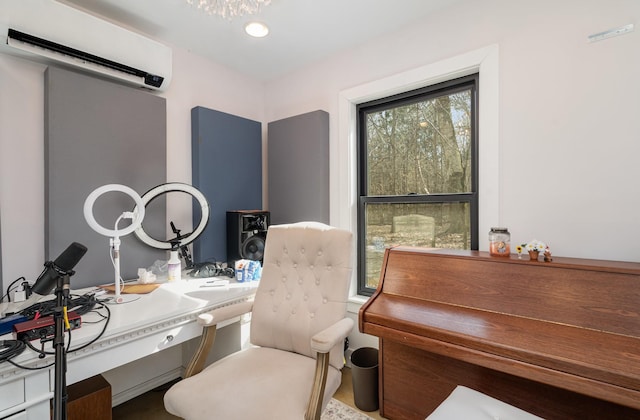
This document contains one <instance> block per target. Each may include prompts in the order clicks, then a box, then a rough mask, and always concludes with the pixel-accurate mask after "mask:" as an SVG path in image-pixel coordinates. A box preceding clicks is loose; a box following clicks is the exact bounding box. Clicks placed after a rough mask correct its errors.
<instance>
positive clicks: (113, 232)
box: [84, 184, 145, 303]
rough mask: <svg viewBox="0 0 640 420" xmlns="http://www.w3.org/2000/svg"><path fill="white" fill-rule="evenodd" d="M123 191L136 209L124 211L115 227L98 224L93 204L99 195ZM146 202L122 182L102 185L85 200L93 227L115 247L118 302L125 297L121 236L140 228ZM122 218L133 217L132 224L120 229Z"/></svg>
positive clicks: (87, 219) (88, 222)
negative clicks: (121, 262) (121, 291)
mask: <svg viewBox="0 0 640 420" xmlns="http://www.w3.org/2000/svg"><path fill="white" fill-rule="evenodd" d="M114 191H115V192H121V193H124V194H127V195H128V196H130V197H131V198H133V200H134V201H135V202H136V210H134V211H133V212H129V211H125V212H123V213H122V214H121V215H120V216H119V217H118V219H117V220H116V222H115V227H114V229H106V228H104V227H102V226H100V225H99V224H98V222H97V221H96V219H95V217H94V216H93V205H94V204H95V201H96V200H97V198H98V197H100V196H101V195H102V194H104V193H107V192H114ZM144 210H145V208H144V204H143V202H142V198H141V197H140V196H139V195H138V193H136V192H135V191H134V190H133V189H131V188H129V187H127V186H125V185H120V184H107V185H103V186H102V187H98V188H96V189H95V190H94V191H93V192H92V193H91V194H89V196H88V197H87V199H86V200H85V202H84V218H85V219H86V221H87V224H88V225H89V226H90V227H91V229H93V230H95V231H96V232H98V233H99V234H101V235H104V236H108V237H110V239H109V245H110V247H111V248H112V249H113V254H112V257H113V268H114V271H115V301H116V303H122V301H123V299H122V297H121V296H120V282H121V278H120V237H121V236H126V235H128V234H130V233H131V232H133V231H134V230H136V229H138V228H139V227H140V226H141V225H142V219H144ZM122 219H132V221H131V224H130V225H129V226H127V227H126V228H124V229H118V224H119V223H120V220H122Z"/></svg>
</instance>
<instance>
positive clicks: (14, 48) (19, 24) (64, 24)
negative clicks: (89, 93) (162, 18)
mask: <svg viewBox="0 0 640 420" xmlns="http://www.w3.org/2000/svg"><path fill="white" fill-rule="evenodd" d="M9 7H10V9H11V10H10V12H11V13H8V14H5V15H4V16H2V17H0V42H2V45H1V46H0V47H1V48H0V52H6V53H10V54H15V55H19V56H22V57H26V58H29V59H32V60H36V61H40V62H44V63H57V64H62V65H64V66H68V67H74V68H79V69H82V70H85V71H89V72H93V73H97V74H99V75H102V76H106V77H109V78H111V79H115V80H118V81H121V82H124V83H127V84H131V85H135V86H139V87H144V88H148V89H154V90H155V89H157V90H164V89H166V88H167V86H168V84H169V81H170V80H171V64H172V63H171V49H170V48H169V47H167V46H165V45H162V44H161V43H159V42H156V41H153V40H151V39H149V38H146V37H144V36H142V35H139V34H137V33H135V32H132V31H129V30H127V29H124V28H122V27H120V26H117V25H114V24H112V23H110V22H107V21H105V20H102V19H99V18H97V17H95V16H92V15H89V14H87V13H84V12H81V11H79V10H77V9H74V8H72V7H69V6H66V5H63V4H60V3H58V2H56V1H52V0H20V1H16V2H14V4H12V5H10V6H9Z"/></svg>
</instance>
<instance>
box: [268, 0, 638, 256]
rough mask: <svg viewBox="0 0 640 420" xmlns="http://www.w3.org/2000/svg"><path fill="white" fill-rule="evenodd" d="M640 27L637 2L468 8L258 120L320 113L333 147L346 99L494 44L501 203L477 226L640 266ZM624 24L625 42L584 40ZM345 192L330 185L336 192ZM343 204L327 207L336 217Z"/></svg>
mask: <svg viewBox="0 0 640 420" xmlns="http://www.w3.org/2000/svg"><path fill="white" fill-rule="evenodd" d="M639 17H640V3H638V2H637V1H633V0H613V1H605V0H599V1H595V0H592V1H581V0H563V1H554V0H543V1H537V2H526V4H525V2H514V1H507V0H485V1H480V2H478V1H466V2H463V4H460V5H458V6H456V7H454V8H453V9H450V10H446V11H443V12H442V13H440V14H438V15H435V16H433V17H432V18H431V19H428V20H425V21H423V22H421V23H420V24H419V25H416V26H412V27H408V28H406V29H405V30H404V31H402V32H400V33H397V34H395V35H394V36H387V37H385V38H384V39H378V40H372V41H371V42H369V43H368V44H366V45H363V46H361V47H360V48H358V49H354V50H349V51H345V52H344V53H342V54H340V55H337V56H334V57H332V58H331V59H329V60H326V61H323V62H321V63H317V64H316V65H314V66H311V67H310V68H307V69H305V70H304V71H299V72H296V73H293V74H290V75H288V76H286V77H283V78H281V79H280V80H277V81H273V82H271V83H269V84H267V86H266V93H265V97H266V101H267V105H266V108H265V110H266V115H265V116H266V119H267V120H275V119H279V118H284V117H286V116H290V115H295V114H299V113H302V112H308V111H311V110H314V109H324V110H327V111H328V112H329V113H330V115H331V122H330V124H331V140H332V144H334V145H335V144H339V142H340V141H341V137H340V136H341V135H343V134H344V133H340V130H341V129H342V128H341V126H339V121H338V119H339V115H340V113H339V95H340V94H341V92H344V91H345V90H349V89H353V88H354V87H357V86H362V85H366V84H368V83H372V82H374V81H376V80H380V79H384V78H388V77H389V76H392V75H395V74H398V73H402V72H406V71H409V70H411V69H414V68H418V67H421V66H425V65H429V64H434V63H438V62H439V61H441V60H445V59H448V58H450V57H453V56H459V55H461V54H464V53H466V52H469V51H473V50H477V49H480V48H482V47H484V46H488V45H494V44H497V46H498V49H499V57H500V58H499V91H498V92H497V94H498V100H499V111H498V119H499V121H498V133H497V135H498V139H497V140H498V144H499V156H498V162H499V167H498V168H497V171H498V173H499V177H498V179H499V181H498V183H497V185H486V181H487V180H486V179H480V183H481V185H482V184H483V182H484V185H483V187H484V188H485V189H496V190H497V191H498V192H499V195H498V196H499V201H498V203H497V209H498V210H497V211H495V212H492V214H486V213H485V214H483V213H481V214H480V219H481V225H485V226H491V225H494V226H496V225H501V226H507V227H509V229H510V231H511V234H512V240H513V241H514V242H516V243H523V242H527V241H529V240H531V239H534V238H536V239H539V240H542V241H545V242H546V243H548V244H549V245H550V247H551V250H552V252H553V253H554V254H556V255H562V256H575V257H585V258H600V259H615V260H628V261H638V260H639V259H640V251H639V249H640V248H639V247H638V246H637V239H638V238H639V237H640V223H639V222H638V216H637V215H638V213H639V212H638V209H639V207H640V206H639V204H640V187H639V186H638V185H639V183H638V180H639V179H640V165H638V164H637V162H638V156H640V142H639V141H638V139H639V138H640V136H639V134H640V125H639V124H638V122H637V115H638V111H639V110H640V106H639V105H638V99H637V98H638V93H640V78H638V75H639V74H640V26H638V18H639ZM628 23H635V24H636V30H635V31H634V32H632V33H631V34H628V35H624V36H620V37H616V38H611V39H608V40H604V41H601V42H597V43H589V42H588V41H587V36H588V35H590V34H593V33H597V32H601V31H604V30H607V29H610V28H615V27H619V26H622V25H625V24H628ZM485 93H486V92H485ZM480 95H481V96H482V95H483V92H482V91H480ZM480 113H482V109H481V110H480ZM481 130H482V128H481ZM494 140H495V139H493V138H491V139H485V142H486V141H494ZM482 141H483V139H482V138H481V139H480V148H481V149H482V147H483V143H482ZM332 158H333V159H334V160H333V161H332V165H334V163H335V159H338V158H339V156H337V155H336V154H335V153H333V151H332ZM482 163H483V162H481V164H482ZM332 171H333V172H332V174H333V175H335V173H336V172H335V171H334V166H332ZM342 182H347V179H336V178H335V177H334V178H332V184H331V187H332V191H335V189H336V188H339V186H340V183H342ZM348 204H349V203H346V204H345V203H344V200H342V201H341V202H338V200H334V201H332V203H331V206H332V217H333V216H334V215H336V214H338V210H336V206H344V205H348ZM332 220H335V219H332ZM486 233H488V232H484V231H482V232H480V239H481V241H480V243H481V249H486V246H487V243H486V242H487V241H486V239H485V238H486Z"/></svg>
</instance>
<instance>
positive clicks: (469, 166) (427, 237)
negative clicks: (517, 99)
mask: <svg viewBox="0 0 640 420" xmlns="http://www.w3.org/2000/svg"><path fill="white" fill-rule="evenodd" d="M477 104H478V74H474V75H471V76H466V77H463V78H459V79H455V80H451V81H447V82H443V83H439V84H437V85H433V86H428V87H425V88H421V89H418V90H413V91H410V92H406V93H402V94H398V95H394V96H391V97H387V98H383V99H378V100H375V101H371V102H366V103H362V104H359V105H358V106H357V118H358V122H357V132H358V197H359V201H358V210H357V211H358V262H359V263H358V270H359V271H358V293H359V294H364V295H370V294H371V293H372V292H373V290H374V289H375V288H376V287H377V284H378V280H379V277H380V268H381V264H382V258H383V255H384V249H385V248H386V247H388V246H392V245H411V246H421V247H436V248H458V249H478V157H477V156H478V147H477V138H478V134H477V132H478V130H477V113H478V109H477V108H478V106H477Z"/></svg>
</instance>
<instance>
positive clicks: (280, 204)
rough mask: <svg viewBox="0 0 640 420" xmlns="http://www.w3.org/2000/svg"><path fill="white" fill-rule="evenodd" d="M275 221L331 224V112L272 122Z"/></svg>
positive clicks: (271, 187) (270, 146)
mask: <svg viewBox="0 0 640 420" xmlns="http://www.w3.org/2000/svg"><path fill="white" fill-rule="evenodd" d="M267 143H268V155H269V156H268V162H269V164H268V174H269V176H268V178H269V181H268V185H269V189H268V191H269V211H270V212H271V223H272V224H281V223H294V222H300V221H316V222H322V223H327V224H328V223H329V114H328V113H327V112H325V111H314V112H309V113H307V114H302V115H297V116H294V117H290V118H285V119H282V120H278V121H273V122H270V123H269V125H268V141H267Z"/></svg>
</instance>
